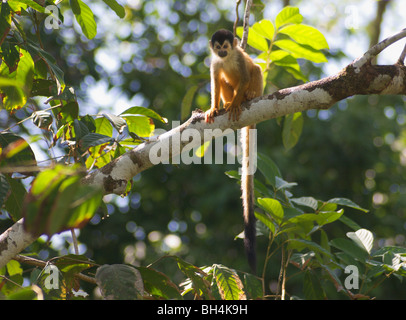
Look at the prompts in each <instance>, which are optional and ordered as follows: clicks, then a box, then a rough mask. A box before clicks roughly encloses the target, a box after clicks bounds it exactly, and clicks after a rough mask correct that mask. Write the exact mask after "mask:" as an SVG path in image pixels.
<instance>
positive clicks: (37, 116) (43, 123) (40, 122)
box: [32, 110, 54, 130]
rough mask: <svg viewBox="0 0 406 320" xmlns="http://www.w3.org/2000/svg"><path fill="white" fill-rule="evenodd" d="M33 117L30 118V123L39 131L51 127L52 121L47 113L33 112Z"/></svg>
mask: <svg viewBox="0 0 406 320" xmlns="http://www.w3.org/2000/svg"><path fill="white" fill-rule="evenodd" d="M33 115H34V117H33V118H32V122H33V123H34V124H35V125H36V126H37V127H38V128H40V129H45V130H49V128H50V127H51V126H52V122H53V121H54V119H53V118H52V115H51V113H50V112H48V111H42V110H39V111H34V112H33Z"/></svg>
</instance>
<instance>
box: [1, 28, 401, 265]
mask: <svg viewBox="0 0 406 320" xmlns="http://www.w3.org/2000/svg"><path fill="white" fill-rule="evenodd" d="M404 37H406V29H403V30H402V31H401V32H399V33H398V34H396V35H394V36H392V37H390V38H388V39H385V40H383V41H382V42H380V43H378V44H377V45H376V46H374V47H372V48H371V49H369V50H368V51H367V52H366V53H365V54H364V55H363V56H361V57H360V58H358V59H356V60H355V61H353V62H352V63H350V64H349V65H348V66H346V67H345V68H344V69H343V70H341V71H340V72H338V73H337V74H335V75H332V76H329V77H326V78H323V79H320V80H317V81H312V82H309V83H305V84H303V85H299V86H296V87H292V88H286V89H282V90H279V91H277V92H275V93H273V94H269V95H264V96H262V97H258V98H255V99H253V100H251V101H248V102H246V103H244V104H243V105H242V107H243V111H242V113H241V116H240V119H239V120H238V121H230V120H229V119H228V114H226V113H225V111H224V110H221V111H220V112H219V114H218V116H216V117H215V121H214V123H206V122H205V121H204V112H202V111H200V110H197V111H195V112H193V114H192V117H191V118H190V119H189V120H187V121H186V122H185V123H183V124H182V125H180V126H178V127H176V128H173V129H172V130H170V131H168V132H165V133H163V134H161V135H159V136H157V137H156V138H152V139H150V141H148V142H145V143H143V144H140V145H139V146H137V147H136V148H134V149H133V150H131V151H129V152H127V153H125V154H124V155H122V156H120V157H119V158H117V159H115V160H114V161H112V162H111V163H109V164H108V165H106V166H104V167H103V168H100V169H98V170H95V171H93V172H91V173H90V174H89V175H87V176H86V177H85V178H84V179H83V183H85V184H93V185H98V186H101V188H102V189H103V191H104V193H105V194H110V193H114V194H123V193H124V192H125V188H126V185H127V182H128V181H129V180H131V179H132V178H133V177H134V176H136V175H137V174H138V173H140V172H142V171H144V170H147V169H149V168H151V167H152V166H154V165H156V164H158V163H160V162H162V161H167V163H169V159H171V158H173V157H175V156H177V155H180V154H181V153H182V152H185V151H188V150H190V149H192V148H195V147H199V146H200V145H201V144H202V143H204V142H206V141H208V140H212V139H214V138H217V137H219V136H221V135H223V133H224V132H225V130H226V129H229V128H231V129H233V130H236V129H240V128H242V127H246V126H249V125H252V124H256V123H259V122H262V121H266V120H269V119H273V118H277V117H281V116H284V115H287V114H291V113H295V112H302V111H306V110H310V109H328V108H330V107H331V106H333V105H334V104H335V103H336V102H338V101H340V100H343V99H346V98H348V97H350V96H353V95H368V94H379V95H388V94H390V95H404V94H406V67H405V66H404V65H403V64H399V63H395V64H394V65H386V66H382V65H372V64H371V60H372V59H373V58H374V57H375V56H376V55H378V54H379V53H380V52H381V51H382V50H383V49H385V48H386V47H388V46H390V45H391V44H392V43H394V42H395V41H398V40H399V39H402V38H404ZM207 129H211V130H212V131H211V133H212V134H207ZM205 133H206V134H205ZM35 239H36V238H35V237H33V236H32V235H30V234H29V233H27V232H26V231H25V230H24V228H23V221H22V220H20V221H18V222H16V223H15V225H13V226H12V227H11V228H10V229H8V230H6V231H5V232H4V233H3V234H2V235H0V268H1V267H3V266H4V265H6V264H7V262H8V261H9V260H10V259H12V258H13V257H14V256H16V255H17V254H18V253H19V252H21V251H22V250H23V249H24V248H25V247H27V246H28V245H29V244H30V243H32V242H33V241H35Z"/></svg>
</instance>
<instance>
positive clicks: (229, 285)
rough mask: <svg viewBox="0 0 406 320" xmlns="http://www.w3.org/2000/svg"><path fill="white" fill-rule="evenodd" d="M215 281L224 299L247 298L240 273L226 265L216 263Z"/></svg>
mask: <svg viewBox="0 0 406 320" xmlns="http://www.w3.org/2000/svg"><path fill="white" fill-rule="evenodd" d="M213 281H215V282H216V285H217V288H218V291H219V294H220V297H221V299H223V300H246V296H245V292H244V290H243V284H242V282H241V279H240V277H239V276H238V274H237V273H236V272H235V271H234V270H232V269H229V268H227V267H225V266H222V265H215V266H214V270H213Z"/></svg>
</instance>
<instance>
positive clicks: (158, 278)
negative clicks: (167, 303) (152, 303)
mask: <svg viewBox="0 0 406 320" xmlns="http://www.w3.org/2000/svg"><path fill="white" fill-rule="evenodd" d="M136 268H137V270H138V271H139V272H140V273H141V276H142V279H143V281H144V288H145V291H147V292H148V293H149V294H151V295H152V296H153V297H155V298H157V299H166V300H167V299H177V300H183V297H182V295H181V294H180V291H179V288H178V287H177V286H176V285H175V284H174V283H173V282H172V281H171V280H170V279H169V278H168V277H167V276H166V275H165V274H163V273H161V272H159V271H157V270H154V269H152V268H145V267H136Z"/></svg>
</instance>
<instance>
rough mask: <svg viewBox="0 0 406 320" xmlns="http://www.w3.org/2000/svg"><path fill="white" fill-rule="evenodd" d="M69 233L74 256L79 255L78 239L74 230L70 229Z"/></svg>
mask: <svg viewBox="0 0 406 320" xmlns="http://www.w3.org/2000/svg"><path fill="white" fill-rule="evenodd" d="M70 232H71V234H72V242H73V248H74V250H75V254H79V246H78V239H77V238H76V234H75V230H74V229H71V230H70Z"/></svg>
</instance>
